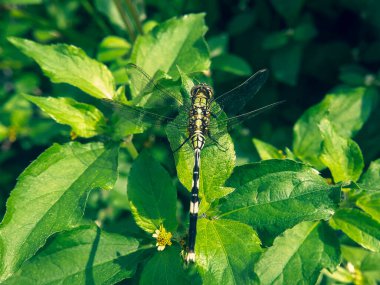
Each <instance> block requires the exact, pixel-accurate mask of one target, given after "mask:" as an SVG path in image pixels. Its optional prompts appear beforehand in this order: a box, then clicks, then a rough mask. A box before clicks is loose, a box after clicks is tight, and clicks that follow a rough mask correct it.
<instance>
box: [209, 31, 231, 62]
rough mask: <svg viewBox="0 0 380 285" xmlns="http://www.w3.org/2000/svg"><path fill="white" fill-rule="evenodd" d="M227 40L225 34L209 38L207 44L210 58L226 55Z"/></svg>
mask: <svg viewBox="0 0 380 285" xmlns="http://www.w3.org/2000/svg"><path fill="white" fill-rule="evenodd" d="M228 40H229V39H228V35H227V34H219V35H216V36H213V37H211V38H209V39H208V40H207V43H208V46H209V49H210V57H216V56H219V55H221V54H224V53H227V49H228Z"/></svg>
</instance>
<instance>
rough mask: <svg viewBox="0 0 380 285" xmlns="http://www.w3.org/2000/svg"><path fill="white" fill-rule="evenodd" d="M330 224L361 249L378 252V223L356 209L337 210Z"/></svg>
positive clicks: (379, 231)
mask: <svg viewBox="0 0 380 285" xmlns="http://www.w3.org/2000/svg"><path fill="white" fill-rule="evenodd" d="M330 224H331V225H332V226H333V227H334V228H336V229H339V230H341V231H343V232H344V233H345V234H346V235H348V236H349V237H350V238H351V239H352V240H354V241H355V242H357V243H358V244H360V245H361V246H362V247H364V248H367V249H369V250H372V251H376V252H379V251H380V223H379V222H378V221H376V220H373V219H372V218H371V217H370V216H369V215H367V214H366V213H363V212H362V211H359V210H356V209H339V210H338V211H337V212H336V213H335V215H334V216H333V217H332V219H331V220H330Z"/></svg>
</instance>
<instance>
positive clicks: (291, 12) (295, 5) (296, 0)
mask: <svg viewBox="0 0 380 285" xmlns="http://www.w3.org/2000/svg"><path fill="white" fill-rule="evenodd" d="M304 2H305V0H288V1H282V0H271V3H272V5H273V7H274V9H275V10H276V11H277V13H279V14H280V15H281V16H282V17H284V19H285V20H286V21H287V22H288V24H292V23H294V22H295V21H296V20H297V17H298V14H299V13H300V11H301V9H302V6H303V5H304Z"/></svg>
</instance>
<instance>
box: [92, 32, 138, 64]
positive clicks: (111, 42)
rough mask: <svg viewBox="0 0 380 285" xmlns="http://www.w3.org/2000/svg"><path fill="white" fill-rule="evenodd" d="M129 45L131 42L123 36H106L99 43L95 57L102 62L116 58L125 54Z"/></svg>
mask: <svg viewBox="0 0 380 285" xmlns="http://www.w3.org/2000/svg"><path fill="white" fill-rule="evenodd" d="M131 47H132V46H131V44H130V43H129V42H127V41H126V40H125V39H123V38H120V37H116V36H108V37H105V38H104V39H103V40H102V42H101V43H100V45H99V51H98V54H97V56H96V58H97V59H98V60H100V61H103V62H107V61H113V60H117V59H120V58H121V57H122V56H123V55H126V54H127V53H128V52H129V50H130V49H131Z"/></svg>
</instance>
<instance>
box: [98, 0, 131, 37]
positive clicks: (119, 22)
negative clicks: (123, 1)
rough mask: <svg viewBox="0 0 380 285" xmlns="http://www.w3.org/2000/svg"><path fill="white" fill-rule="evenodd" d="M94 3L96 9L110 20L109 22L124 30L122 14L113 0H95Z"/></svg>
mask: <svg viewBox="0 0 380 285" xmlns="http://www.w3.org/2000/svg"><path fill="white" fill-rule="evenodd" d="M94 3H95V7H96V9H97V10H98V11H99V12H101V13H102V14H103V15H104V16H105V17H106V18H107V19H108V20H109V21H110V23H112V24H113V25H115V26H116V27H118V28H120V29H122V30H126V28H125V24H124V22H123V19H122V16H121V15H120V13H119V11H118V10H117V6H116V5H115V1H109V0H95V1H94Z"/></svg>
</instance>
